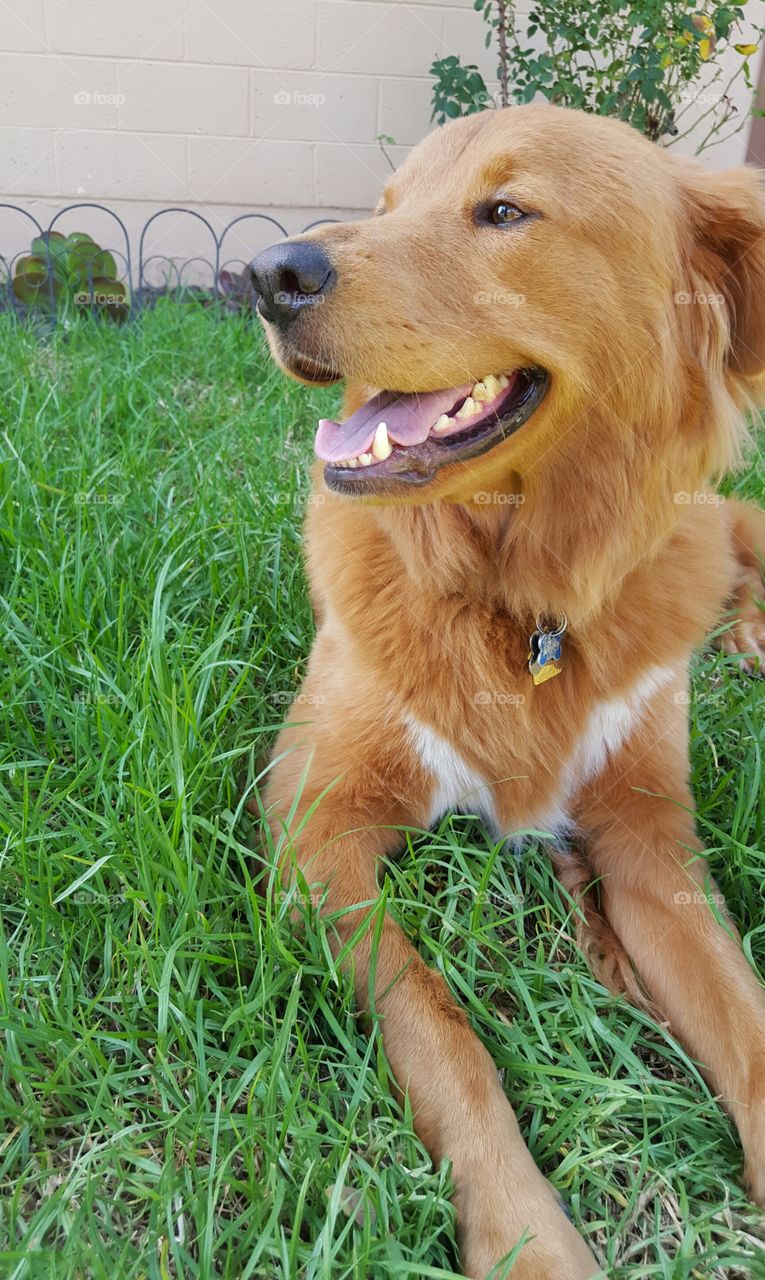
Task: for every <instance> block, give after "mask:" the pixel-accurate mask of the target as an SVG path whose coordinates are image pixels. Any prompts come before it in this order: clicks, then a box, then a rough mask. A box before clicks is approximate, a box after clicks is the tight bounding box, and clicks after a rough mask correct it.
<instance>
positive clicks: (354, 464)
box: [345, 458, 359, 468]
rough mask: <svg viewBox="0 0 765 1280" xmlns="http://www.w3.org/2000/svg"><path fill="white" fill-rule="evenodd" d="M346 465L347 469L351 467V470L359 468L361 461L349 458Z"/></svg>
mask: <svg viewBox="0 0 765 1280" xmlns="http://www.w3.org/2000/svg"><path fill="white" fill-rule="evenodd" d="M345 465H346V467H351V468H353V467H357V466H358V465H359V460H358V458H349V459H348V461H347V462H346V464H345Z"/></svg>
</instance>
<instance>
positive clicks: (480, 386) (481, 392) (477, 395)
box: [471, 382, 491, 400]
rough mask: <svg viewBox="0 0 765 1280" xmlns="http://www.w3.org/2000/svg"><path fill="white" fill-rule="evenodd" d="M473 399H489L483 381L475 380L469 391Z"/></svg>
mask: <svg viewBox="0 0 765 1280" xmlns="http://www.w3.org/2000/svg"><path fill="white" fill-rule="evenodd" d="M471 394H472V396H473V399H474V400H489V399H490V398H491V397H490V396H489V392H488V390H487V388H486V383H485V382H477V383H476V384H475V386H474V387H473V390H472V392H471Z"/></svg>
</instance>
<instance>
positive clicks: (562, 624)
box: [529, 613, 568, 684]
mask: <svg viewBox="0 0 765 1280" xmlns="http://www.w3.org/2000/svg"><path fill="white" fill-rule="evenodd" d="M567 626H568V619H567V618H566V615H565V613H564V614H563V615H562V616H561V617H560V618H559V619H558V620H557V621H556V622H555V623H553V625H552V626H546V625H545V619H544V618H537V629H536V631H535V632H534V633H533V635H532V636H531V638H530V640H529V671H530V672H531V677H532V679H533V681H534V684H544V682H545V680H552V678H553V676H559V675H560V673H561V671H562V670H563V665H562V664H563V632H564V631H565V630H566V627H567Z"/></svg>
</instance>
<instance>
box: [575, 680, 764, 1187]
mask: <svg viewBox="0 0 765 1280" xmlns="http://www.w3.org/2000/svg"><path fill="white" fill-rule="evenodd" d="M682 691H683V685H682V684H681V685H679V686H677V687H676V688H675V689H674V690H672V689H670V690H669V691H668V692H664V691H663V692H661V693H659V694H657V695H656V697H655V699H654V702H653V705H652V707H651V712H652V714H651V716H650V717H648V718H647V719H646V722H645V724H644V725H643V727H642V729H641V731H640V732H639V733H638V734H637V735H636V736H635V737H634V738H633V739H632V740H631V742H629V743H628V744H627V746H626V747H624V748H623V749H622V750H621V752H620V753H619V754H618V755H617V756H616V757H615V758H613V759H612V760H611V762H610V764H609V765H608V767H607V768H606V770H605V771H604V772H603V773H602V775H601V776H600V777H599V778H598V779H597V781H596V782H595V783H594V784H590V785H589V786H588V787H587V788H585V790H584V791H583V794H582V795H581V796H580V798H579V805H578V812H577V819H578V821H579V823H580V825H581V827H582V828H583V830H584V831H585V833H586V842H587V855H588V860H589V863H590V866H591V868H592V871H593V873H594V874H595V875H596V876H598V877H600V894H601V900H602V904H603V909H604V912H605V915H606V917H607V919H608V922H609V924H610V926H611V928H612V929H613V931H614V933H615V934H616V937H617V939H618V940H619V943H620V944H621V946H623V947H624V948H625V950H626V951H627V953H628V955H629V956H630V958H631V959H632V961H633V963H634V965H635V967H636V969H637V972H638V974H639V976H640V978H641V979H642V982H643V984H644V986H645V987H646V989H647V991H648V993H649V995H650V996H651V997H652V999H653V1001H654V1004H655V1006H656V1007H657V1008H658V1010H659V1011H660V1012H661V1014H662V1015H663V1016H664V1017H666V1018H667V1019H668V1021H669V1024H670V1027H671V1029H672V1032H673V1034H674V1035H676V1036H677V1037H678V1038H679V1039H680V1040H682V1042H683V1043H684V1044H685V1046H686V1048H687V1049H688V1050H689V1051H690V1052H691V1054H692V1055H693V1056H694V1058H696V1059H697V1061H698V1062H699V1064H700V1066H701V1068H702V1070H703V1071H704V1072H705V1074H706V1076H707V1078H708V1079H709V1081H710V1083H711V1085H712V1087H713V1089H714V1090H715V1091H716V1092H718V1093H719V1094H720V1095H721V1099H722V1101H723V1103H724V1105H725V1107H726V1108H727V1110H728V1111H729V1112H730V1114H731V1116H732V1117H733V1119H734V1120H735V1122H736V1125H737V1126H738V1130H739V1133H740V1135H741V1140H742V1144H743V1147H744V1152H745V1155H746V1176H747V1183H748V1187H749V1190H750V1193H751V1195H752V1198H753V1199H754V1200H756V1201H757V1203H759V1204H760V1205H763V1206H764V1207H765V992H763V988H762V986H761V985H760V982H759V980H758V978H757V977H756V975H755V974H754V972H753V971H752V969H751V967H750V965H749V964H748V962H747V960H746V957H745V956H744V953H743V950H742V948H741V945H740V942H739V940H738V936H737V934H736V930H735V927H734V926H733V924H732V922H730V920H729V919H728V918H727V914H726V909H725V904H724V902H723V900H722V897H721V895H720V894H719V892H718V891H717V889H716V886H715V884H714V882H713V881H712V880H711V877H710V876H709V872H708V868H707V864H706V862H705V860H704V858H703V857H702V855H701V846H700V844H699V842H698V840H697V838H696V834H695V830H694V820H693V800H692V797H691V795H690V792H689V789H688V786H687V781H686V779H687V771H688V770H687V728H686V724H685V711H684V708H683V702H684V698H683V697H682V696H681V697H679V698H678V697H677V695H678V693H682Z"/></svg>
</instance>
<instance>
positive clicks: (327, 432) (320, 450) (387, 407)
mask: <svg viewBox="0 0 765 1280" xmlns="http://www.w3.org/2000/svg"><path fill="white" fill-rule="evenodd" d="M469 390H470V388H469V387H463V388H459V387H457V388H455V387H449V388H447V390H446V391H429V392H426V393H424V394H423V393H416V394H414V395H403V394H401V393H398V394H397V393H396V392H395V391H381V392H380V394H379V395H376V396H373V397H372V399H371V400H368V401H367V403H366V404H365V405H362V406H361V408H360V409H357V410H356V412H355V413H353V414H351V416H350V418H347V419H346V420H345V422H333V421H332V419H331V418H322V419H321V420H320V422H319V430H318V431H317V432H316V443H315V445H314V448H315V450H316V455H317V457H319V458H321V459H322V460H323V461H324V462H344V461H345V459H346V458H357V457H358V456H359V454H360V453H369V451H370V449H371V446H372V441H373V440H374V437H375V431H376V430H377V424H378V422H384V423H386V425H387V427H388V436H389V438H390V439H391V440H392V441H393V442H394V444H403V445H408V444H422V442H423V440H427V438H428V434H429V432H430V428H431V427H432V426H433V424H434V423H435V422H436V421H437V420H438V419H439V418H440V417H441V414H442V413H448V412H449V410H450V409H452V408H453V407H454V405H455V404H456V403H457V401H458V400H460V399H464V397H465V396H466V395H467V394H468V391H469Z"/></svg>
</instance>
